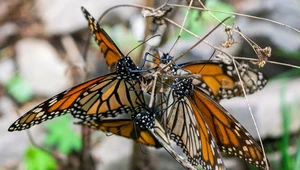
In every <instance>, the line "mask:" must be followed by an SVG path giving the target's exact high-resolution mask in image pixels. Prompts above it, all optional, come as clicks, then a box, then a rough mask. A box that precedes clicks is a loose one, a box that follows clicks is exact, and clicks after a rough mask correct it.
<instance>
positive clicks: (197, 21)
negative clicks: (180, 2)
mask: <svg viewBox="0 0 300 170" xmlns="http://www.w3.org/2000/svg"><path fill="white" fill-rule="evenodd" d="M206 7H207V8H208V9H214V10H220V11H226V12H234V9H233V7H232V6H231V5H230V4H227V3H224V2H221V1H220V0H211V1H207V3H206ZM186 12H187V9H184V10H182V13H183V14H185V13H186ZM213 14H214V15H215V17H217V18H218V19H219V20H223V19H225V18H226V17H228V16H229V15H228V14H221V13H213ZM183 16H184V15H183ZM228 22H230V23H231V22H232V20H228V21H226V22H225V23H228ZM218 23H219V22H218V21H217V20H216V19H215V18H214V17H213V16H212V15H211V14H210V13H209V12H206V11H205V12H201V13H199V11H198V10H190V12H189V15H188V17H187V20H186V23H185V27H186V28H187V29H188V30H190V31H191V32H193V33H195V34H197V35H199V34H200V33H202V32H203V31H204V30H205V27H207V25H209V24H218ZM182 37H183V38H191V37H192V35H191V34H189V33H187V32H185V31H183V32H182Z"/></svg>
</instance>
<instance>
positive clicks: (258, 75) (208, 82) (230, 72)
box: [179, 61, 267, 100]
mask: <svg viewBox="0 0 300 170" xmlns="http://www.w3.org/2000/svg"><path fill="white" fill-rule="evenodd" d="M179 66H180V67H181V68H183V69H185V70H188V71H190V72H191V73H192V74H196V75H197V77H198V78H196V79H194V80H193V84H194V85H195V86H197V87H198V88H199V89H201V90H202V91H204V92H206V93H207V94H208V95H210V97H212V98H214V99H217V100H221V99H224V98H227V99H228V98H232V97H237V96H244V93H243V90H242V86H241V83H240V80H239V77H238V74H237V71H236V69H235V67H234V65H233V64H225V63H223V62H221V61H195V62H189V63H184V64H180V65H179ZM237 67H238V71H239V74H240V75H241V80H242V82H243V85H244V88H245V91H246V94H252V93H254V92H256V91H257V90H260V89H262V88H263V87H264V86H265V85H266V84H267V78H266V76H265V75H264V74H263V73H262V72H258V71H256V70H254V69H251V68H250V67H248V66H246V65H245V64H237Z"/></svg>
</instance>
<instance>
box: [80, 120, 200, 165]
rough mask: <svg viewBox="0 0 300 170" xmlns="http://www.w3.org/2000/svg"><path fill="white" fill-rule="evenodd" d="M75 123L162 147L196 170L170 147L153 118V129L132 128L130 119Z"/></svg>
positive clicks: (182, 163)
mask: <svg viewBox="0 0 300 170" xmlns="http://www.w3.org/2000/svg"><path fill="white" fill-rule="evenodd" d="M77 124H82V125H86V126H88V127H90V128H92V129H95V130H102V131H104V132H108V133H113V134H116V135H119V136H123V137H126V138H129V139H133V140H135V141H136V142H139V143H142V144H145V145H148V146H154V147H157V148H160V147H162V146H163V147H164V148H165V149H166V150H167V151H168V152H169V154H170V155H171V156H172V157H173V158H174V159H175V160H176V161H177V162H179V164H180V165H182V166H183V167H184V168H186V169H193V170H196V168H195V167H193V166H192V165H191V164H190V163H188V162H186V160H185V159H184V158H182V157H180V156H179V155H178V154H177V153H176V152H175V151H174V150H173V148H172V147H171V145H170V142H169V139H168V137H167V136H166V132H165V130H164V129H163V128H162V127H161V125H160V123H159V122H158V121H157V120H155V125H154V128H153V129H149V130H141V129H140V128H138V127H136V128H134V126H135V125H134V122H133V121H132V120H130V119H104V120H101V121H99V120H95V121H85V122H79V123H77Z"/></svg>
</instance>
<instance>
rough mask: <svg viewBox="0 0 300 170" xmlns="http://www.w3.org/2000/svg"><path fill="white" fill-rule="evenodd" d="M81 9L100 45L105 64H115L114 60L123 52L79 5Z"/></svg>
mask: <svg viewBox="0 0 300 170" xmlns="http://www.w3.org/2000/svg"><path fill="white" fill-rule="evenodd" d="M81 9H82V12H83V14H84V16H85V18H86V19H87V20H88V23H89V28H90V30H91V32H92V34H93V36H94V38H95V40H96V42H97V44H98V45H99V47H100V49H101V52H102V53H103V54H104V57H105V60H106V63H107V65H108V66H109V67H113V66H115V64H116V62H117V61H118V60H119V59H120V58H122V57H123V56H124V55H123V53H122V52H121V51H120V50H119V48H118V47H117V45H116V44H115V43H114V41H113V40H112V39H111V38H110V37H109V36H108V34H107V33H106V32H105V31H104V30H103V29H102V28H101V27H100V25H99V24H98V23H97V21H96V20H95V18H94V17H93V16H91V15H90V13H89V12H87V10H86V9H85V8H83V7H81Z"/></svg>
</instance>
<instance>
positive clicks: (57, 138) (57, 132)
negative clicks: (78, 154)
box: [45, 115, 81, 154]
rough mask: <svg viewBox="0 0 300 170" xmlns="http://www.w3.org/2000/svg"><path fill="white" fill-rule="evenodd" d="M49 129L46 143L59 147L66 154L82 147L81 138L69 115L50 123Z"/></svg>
mask: <svg viewBox="0 0 300 170" xmlns="http://www.w3.org/2000/svg"><path fill="white" fill-rule="evenodd" d="M47 130H48V131H49V133H48V135H47V136H46V139H45V145H46V146H49V147H53V146H55V147H57V148H58V150H59V151H60V152H62V153H64V154H68V153H70V152H71V151H74V150H75V151H79V150H80V149H81V138H80V136H79V135H78V134H77V133H76V132H75V131H74V130H73V129H72V123H71V121H70V118H69V117H68V115H65V116H62V117H60V119H57V120H54V121H52V122H51V123H49V124H48V126H47Z"/></svg>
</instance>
